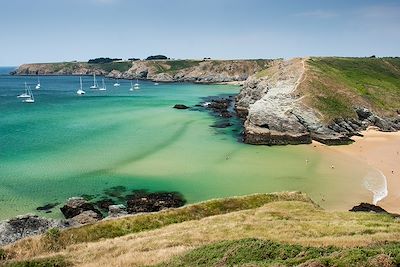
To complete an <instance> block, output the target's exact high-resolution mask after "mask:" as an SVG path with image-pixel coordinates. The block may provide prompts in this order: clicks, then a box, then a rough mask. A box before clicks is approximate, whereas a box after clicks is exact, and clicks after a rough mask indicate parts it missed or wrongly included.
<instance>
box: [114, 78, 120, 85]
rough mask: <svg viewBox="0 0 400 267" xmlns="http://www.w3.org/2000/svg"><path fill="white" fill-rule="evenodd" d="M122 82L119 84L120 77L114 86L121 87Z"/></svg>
mask: <svg viewBox="0 0 400 267" xmlns="http://www.w3.org/2000/svg"><path fill="white" fill-rule="evenodd" d="M120 85H121V84H119V82H118V79H117V81H116V82H115V83H114V87H119V86H120Z"/></svg>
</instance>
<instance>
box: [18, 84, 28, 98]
mask: <svg viewBox="0 0 400 267" xmlns="http://www.w3.org/2000/svg"><path fill="white" fill-rule="evenodd" d="M17 97H18V98H30V97H31V96H30V95H29V91H28V85H27V84H26V82H25V93H23V94H20V95H19V96H17Z"/></svg>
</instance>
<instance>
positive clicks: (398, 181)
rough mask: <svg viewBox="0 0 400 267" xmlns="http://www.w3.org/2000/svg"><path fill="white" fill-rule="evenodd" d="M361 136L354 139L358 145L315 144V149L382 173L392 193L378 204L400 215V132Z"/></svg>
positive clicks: (370, 130) (371, 130)
mask: <svg viewBox="0 0 400 267" xmlns="http://www.w3.org/2000/svg"><path fill="white" fill-rule="evenodd" d="M361 134H362V135H363V136H362V137H360V136H354V137H353V138H352V139H353V140H354V141H355V142H354V143H352V144H349V145H344V146H326V145H323V144H321V143H318V142H315V141H313V147H314V149H316V150H319V151H321V152H323V153H332V152H333V153H335V154H337V155H338V156H340V154H345V155H348V156H350V157H353V158H356V159H358V160H361V161H363V162H365V163H367V164H368V165H369V166H371V167H372V168H375V169H377V170H378V171H380V172H381V173H382V174H383V175H384V176H385V177H386V183H387V190H388V194H387V196H386V197H385V198H383V199H382V200H380V201H378V203H377V205H378V206H381V207H383V208H384V209H386V210H387V211H388V212H392V213H398V214H400V132H381V131H378V130H376V129H375V128H368V129H367V130H365V131H362V132H361ZM355 204H357V203H355Z"/></svg>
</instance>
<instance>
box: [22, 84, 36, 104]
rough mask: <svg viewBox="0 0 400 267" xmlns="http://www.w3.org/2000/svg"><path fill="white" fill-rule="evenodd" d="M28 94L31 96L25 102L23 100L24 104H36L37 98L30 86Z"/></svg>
mask: <svg viewBox="0 0 400 267" xmlns="http://www.w3.org/2000/svg"><path fill="white" fill-rule="evenodd" d="M28 94H29V97H28V98H26V99H24V100H22V102H24V103H35V98H34V97H33V93H32V91H31V88H30V87H29V86H28Z"/></svg>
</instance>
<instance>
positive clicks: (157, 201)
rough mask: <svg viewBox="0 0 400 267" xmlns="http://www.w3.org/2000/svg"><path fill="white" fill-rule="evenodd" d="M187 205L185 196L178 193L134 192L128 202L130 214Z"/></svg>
mask: <svg viewBox="0 0 400 267" xmlns="http://www.w3.org/2000/svg"><path fill="white" fill-rule="evenodd" d="M185 203H186V200H185V199H184V198H183V196H182V195H181V194H179V193H177V192H156V193H147V192H143V191H137V192H134V194H133V195H131V196H130V197H129V200H128V202H127V210H128V213H140V212H155V211H160V210H163V209H167V208H177V207H181V206H183V205H184V204H185Z"/></svg>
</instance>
